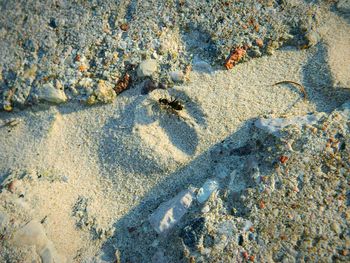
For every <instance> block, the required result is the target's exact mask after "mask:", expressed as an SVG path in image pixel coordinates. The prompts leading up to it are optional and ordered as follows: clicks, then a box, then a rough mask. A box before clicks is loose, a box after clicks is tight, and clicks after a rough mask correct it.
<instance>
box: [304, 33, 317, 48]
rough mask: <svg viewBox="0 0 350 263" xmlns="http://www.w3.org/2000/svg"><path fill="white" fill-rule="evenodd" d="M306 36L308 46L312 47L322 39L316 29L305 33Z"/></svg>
mask: <svg viewBox="0 0 350 263" xmlns="http://www.w3.org/2000/svg"><path fill="white" fill-rule="evenodd" d="M305 38H306V40H307V42H308V44H307V45H308V46H309V47H312V46H315V45H316V44H317V43H318V41H319V40H320V36H319V35H318V34H317V33H316V32H315V31H310V32H308V33H307V34H306V35H305Z"/></svg>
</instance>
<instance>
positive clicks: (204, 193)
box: [197, 179, 219, 203]
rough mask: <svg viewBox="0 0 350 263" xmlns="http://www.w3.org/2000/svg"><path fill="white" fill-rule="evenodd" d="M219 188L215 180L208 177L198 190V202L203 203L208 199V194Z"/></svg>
mask: <svg viewBox="0 0 350 263" xmlns="http://www.w3.org/2000/svg"><path fill="white" fill-rule="evenodd" d="M218 188H219V185H218V183H217V181H215V180H212V179H209V180H207V181H206V182H205V183H204V185H203V186H202V187H201V188H200V189H199V190H198V193H197V200H198V202H199V203H204V202H205V201H207V200H208V198H209V197H210V195H211V194H212V193H213V192H214V191H216V190H217V189H218Z"/></svg>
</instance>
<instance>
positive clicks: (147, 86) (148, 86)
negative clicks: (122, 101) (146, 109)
mask: <svg viewBox="0 0 350 263" xmlns="http://www.w3.org/2000/svg"><path fill="white" fill-rule="evenodd" d="M157 88H158V85H157V83H155V82H154V81H153V80H151V79H147V80H146V81H145V82H144V83H143V86H142V89H141V94H142V95H146V94H148V93H150V92H152V91H153V90H155V89H157Z"/></svg>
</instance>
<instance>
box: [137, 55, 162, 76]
mask: <svg viewBox="0 0 350 263" xmlns="http://www.w3.org/2000/svg"><path fill="white" fill-rule="evenodd" d="M157 68H158V64H157V61H156V60H154V59H147V60H144V61H142V62H141V63H140V65H139V66H138V68H137V76H138V77H150V76H152V74H153V73H154V72H156V71H157Z"/></svg>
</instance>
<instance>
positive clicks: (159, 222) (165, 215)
mask: <svg viewBox="0 0 350 263" xmlns="http://www.w3.org/2000/svg"><path fill="white" fill-rule="evenodd" d="M194 190H195V189H189V190H185V191H182V192H180V193H179V194H178V195H176V196H175V197H174V198H172V199H170V200H169V201H167V202H165V203H163V204H161V205H160V206H159V207H158V208H157V210H156V211H154V212H153V213H152V214H151V216H150V217H149V221H150V223H151V225H152V226H153V227H154V229H155V230H156V231H157V233H159V234H161V233H166V232H167V231H169V230H170V229H171V228H172V227H173V226H174V225H175V224H177V223H178V222H179V221H180V219H181V218H182V217H183V216H184V214H185V213H186V212H187V211H188V209H189V208H190V206H191V204H192V201H193V198H194Z"/></svg>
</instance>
